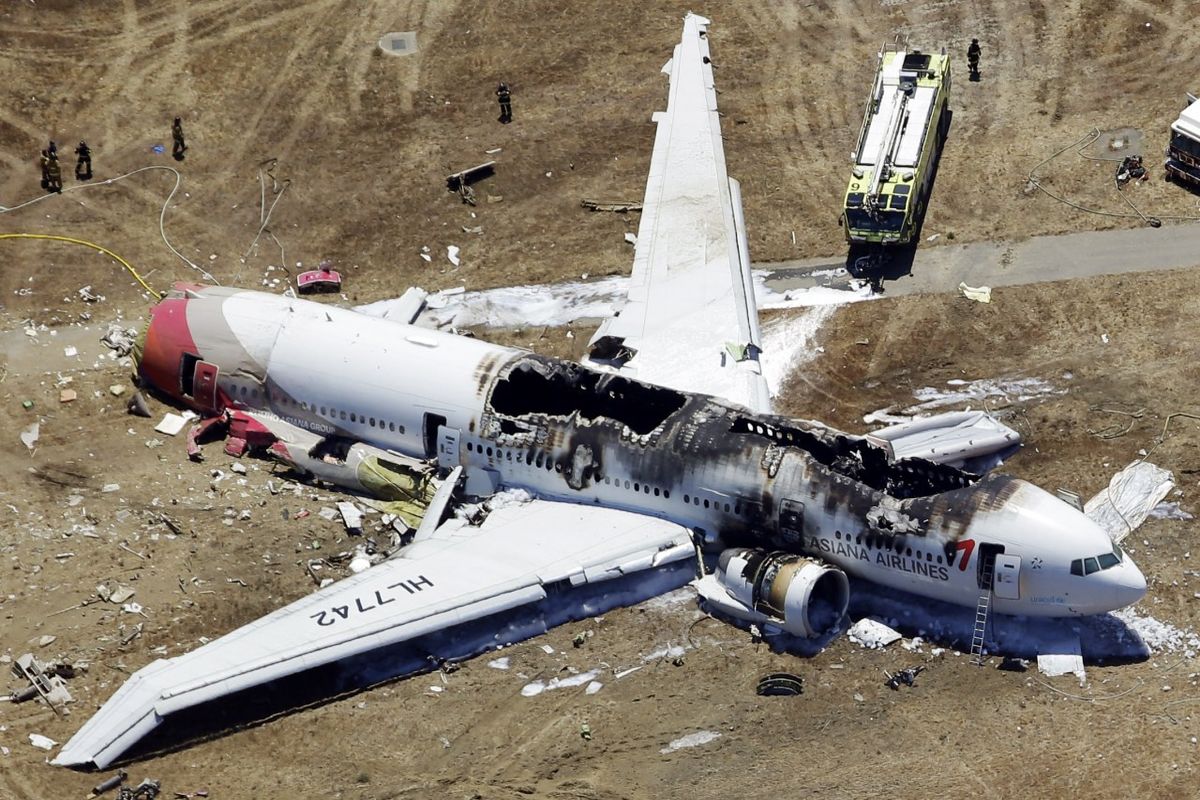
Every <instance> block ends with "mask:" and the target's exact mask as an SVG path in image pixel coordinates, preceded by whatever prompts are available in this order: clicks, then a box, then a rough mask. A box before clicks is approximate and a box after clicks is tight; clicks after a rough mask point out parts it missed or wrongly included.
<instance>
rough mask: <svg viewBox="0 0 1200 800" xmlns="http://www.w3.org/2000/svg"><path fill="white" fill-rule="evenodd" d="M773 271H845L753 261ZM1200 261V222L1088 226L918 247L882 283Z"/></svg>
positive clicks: (1111, 271) (820, 263) (1008, 277)
mask: <svg viewBox="0 0 1200 800" xmlns="http://www.w3.org/2000/svg"><path fill="white" fill-rule="evenodd" d="M754 266H755V268H756V269H767V270H771V271H772V275H771V277H770V278H769V279H768V280H767V285H768V286H769V287H770V288H772V289H774V290H776V291H784V290H786V289H796V288H808V287H811V286H832V287H835V288H841V287H844V286H845V285H847V284H848V283H849V278H848V276H846V275H845V274H844V273H841V274H839V275H834V276H830V275H829V274H825V275H813V274H812V273H814V272H828V271H829V270H835V269H839V268H843V267H844V266H845V260H844V259H839V258H815V259H804V260H802V261H787V262H775V263H758V264H755V265H754ZM1195 266H1200V224H1187V225H1171V226H1164V227H1162V228H1150V227H1145V228H1134V229H1130V230H1114V231H1088V232H1085V233H1069V234H1063V235H1060V236H1038V237H1034V238H1032V239H1027V240H1025V241H1022V242H1015V243H1000V244H993V243H986V242H985V243H979V244H962V245H955V244H943V245H942V246H940V247H938V246H931V245H929V244H924V243H923V244H922V247H920V248H918V249H917V251H916V254H915V256H914V257H913V259H912V266H911V271H910V272H909V274H906V275H900V276H898V277H895V278H893V279H888V280H885V282H884V289H885V291H886V293H887V294H888V295H905V294H922V293H931V292H953V291H957V289H958V284H959V283H966V284H967V285H969V286H991V287H997V286H1015V285H1019V284H1026V283H1038V282H1041V281H1058V280H1067V279H1070V278H1083V277H1088V276H1092V275H1117V274H1122V273H1130V272H1151V271H1155V270H1166V269H1180V268H1184V267H1195Z"/></svg>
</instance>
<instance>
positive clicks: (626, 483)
mask: <svg viewBox="0 0 1200 800" xmlns="http://www.w3.org/2000/svg"><path fill="white" fill-rule="evenodd" d="M625 488H626V489H628V488H629V481H625Z"/></svg>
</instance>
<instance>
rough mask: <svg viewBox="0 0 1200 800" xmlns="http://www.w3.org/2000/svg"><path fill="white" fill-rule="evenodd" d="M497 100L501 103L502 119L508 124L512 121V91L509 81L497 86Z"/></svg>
mask: <svg viewBox="0 0 1200 800" xmlns="http://www.w3.org/2000/svg"><path fill="white" fill-rule="evenodd" d="M496 100H497V101H499V103H500V121H501V122H502V123H504V124H506V125H507V124H508V123H510V122H512V92H510V91H509V90H508V84H507V83H501V84H500V85H499V86H498V87H496Z"/></svg>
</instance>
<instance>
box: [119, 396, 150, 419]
mask: <svg viewBox="0 0 1200 800" xmlns="http://www.w3.org/2000/svg"><path fill="white" fill-rule="evenodd" d="M125 411H126V412H128V413H130V414H132V415H133V416H135V417H147V418H149V416H150V406H148V405H147V404H146V398H145V397H142V393H141V392H134V393H133V397H131V398H129V402H128V403H126V404H125Z"/></svg>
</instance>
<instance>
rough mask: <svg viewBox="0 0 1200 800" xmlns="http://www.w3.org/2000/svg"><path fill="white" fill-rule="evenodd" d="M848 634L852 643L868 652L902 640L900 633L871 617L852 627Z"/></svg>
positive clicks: (864, 618)
mask: <svg viewBox="0 0 1200 800" xmlns="http://www.w3.org/2000/svg"><path fill="white" fill-rule="evenodd" d="M846 634H847V635H848V636H849V637H850V641H852V642H854V643H855V644H857V645H859V646H860V647H865V648H867V649H868V650H877V649H879V648H881V647H887V646H888V645H889V644H891V643H892V642H895V641H898V640H899V639H900V638H902V637H901V636H900V634H899V633H897V632H896V631H894V630H892V629H891V628H889V627H888V626H887V625H884V624H883V623H882V622H879V621H877V620H873V619H871V618H870V617H863V618H862V619H860V620H859V621H858V622H856V623H854V624H853V625H851V626H850V630H848V631H847V632H846Z"/></svg>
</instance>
